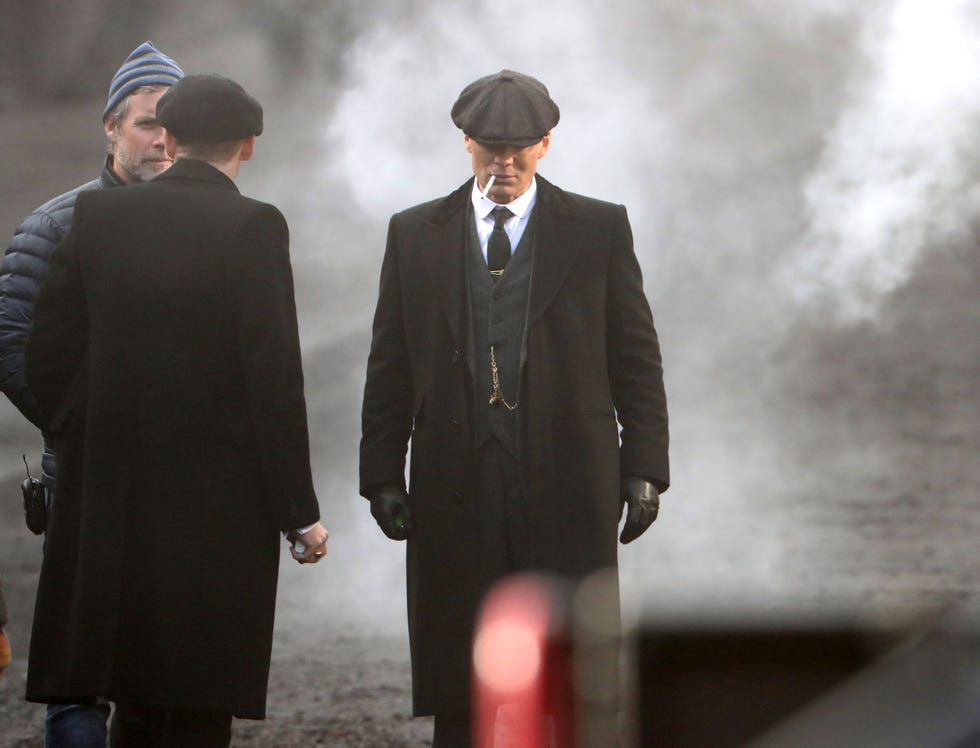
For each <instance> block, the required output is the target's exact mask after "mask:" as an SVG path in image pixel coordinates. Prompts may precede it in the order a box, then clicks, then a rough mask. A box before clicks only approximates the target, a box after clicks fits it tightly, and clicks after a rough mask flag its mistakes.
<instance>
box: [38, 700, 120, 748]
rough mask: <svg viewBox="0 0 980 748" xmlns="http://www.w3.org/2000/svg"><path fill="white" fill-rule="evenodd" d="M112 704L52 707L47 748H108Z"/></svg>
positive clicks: (46, 723) (47, 720)
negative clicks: (107, 724)
mask: <svg viewBox="0 0 980 748" xmlns="http://www.w3.org/2000/svg"><path fill="white" fill-rule="evenodd" d="M108 718H109V704H108V702H105V701H102V700H101V699H100V700H99V701H98V702H96V703H95V704H49V705H48V710H47V714H46V715H45V717H44V748H105V745H106V720H107V719H108Z"/></svg>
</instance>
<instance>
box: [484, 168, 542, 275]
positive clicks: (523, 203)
mask: <svg viewBox="0 0 980 748" xmlns="http://www.w3.org/2000/svg"><path fill="white" fill-rule="evenodd" d="M537 198H538V182H537V177H535V178H534V179H532V180H531V184H530V185H529V186H528V188H527V189H526V190H525V191H524V194H522V195H521V196H520V197H518V198H517V199H516V200H514V201H513V202H510V203H507V204H506V205H505V206H504V207H505V208H507V209H508V210H509V211H510V212H511V213H513V214H514V215H513V216H511V217H510V218H508V219H507V221H506V222H505V223H504V231H506V232H507V237H508V238H509V239H510V246H511V252H515V251H517V244H518V242H520V241H521V237H522V236H524V229H526V228H527V222H528V220H529V219H530V218H531V208H533V207H534V203H535V202H536V201H537ZM471 200H472V201H473V214H474V218H475V219H476V235H477V237H479V239H480V249H481V250H483V259H484V260H486V259H487V243H488V242H489V241H490V234H491V232H492V231H493V216H492V215H491V211H493V209H494V208H496V207H497V205H498V203H495V202H494V201H493V200H491V199H490V198H489V197H483V195H482V194H481V193H480V188H479V186H478V184H477V181H476V180H475V179H474V180H473V195H472V197H471Z"/></svg>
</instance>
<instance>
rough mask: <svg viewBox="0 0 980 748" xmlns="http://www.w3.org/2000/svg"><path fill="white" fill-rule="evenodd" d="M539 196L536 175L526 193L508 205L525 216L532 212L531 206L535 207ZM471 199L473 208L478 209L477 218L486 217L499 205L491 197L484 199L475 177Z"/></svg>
mask: <svg viewBox="0 0 980 748" xmlns="http://www.w3.org/2000/svg"><path fill="white" fill-rule="evenodd" d="M537 196H538V178H537V177H534V178H533V179H532V180H531V184H530V185H528V188H527V189H526V190H524V194H522V195H521V196H520V197H518V198H517V199H515V200H514V201H513V202H509V203H507V206H506V207H507V209H508V210H510V212H511V213H513V214H514V215H515V216H517V217H518V218H524V216H526V215H527V214H528V213H530V212H531V208H533V207H534V203H535V201H536V200H537ZM470 199H471V200H472V201H473V210H474V211H476V217H477V218H486V217H487V216H488V215H490V211H492V210H493V209H494V208H496V207H497V203H495V202H494V201H493V200H491V199H490V198H487V199H486V200H484V199H483V195H481V194H480V187H479V185H478V184H477V181H476V180H475V179H474V180H473V192H472V195H471V197H470Z"/></svg>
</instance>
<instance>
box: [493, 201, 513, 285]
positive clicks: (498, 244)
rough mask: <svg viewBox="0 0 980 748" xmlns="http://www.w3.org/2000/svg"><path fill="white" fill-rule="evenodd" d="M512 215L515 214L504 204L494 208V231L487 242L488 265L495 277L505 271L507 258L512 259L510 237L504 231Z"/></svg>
mask: <svg viewBox="0 0 980 748" xmlns="http://www.w3.org/2000/svg"><path fill="white" fill-rule="evenodd" d="M512 215H514V214H513V213H511V212H510V210H509V209H507V208H505V207H504V206H502V205H498V206H497V207H496V208H494V209H493V231H492V232H491V234H490V241H489V242H487V265H489V266H490V273H491V274H492V275H493V276H494V277H495V278H496V277H499V276H500V274H501V273H503V272H504V268H505V267H507V260H509V259H510V239H509V238H508V237H507V232H506V231H504V223H505V222H506V221H507V219H508V218H510V217H511V216H512Z"/></svg>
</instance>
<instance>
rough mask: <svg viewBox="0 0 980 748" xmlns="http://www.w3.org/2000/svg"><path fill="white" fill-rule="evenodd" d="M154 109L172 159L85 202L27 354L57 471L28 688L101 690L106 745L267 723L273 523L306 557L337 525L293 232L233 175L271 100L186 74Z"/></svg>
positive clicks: (164, 740) (64, 692) (318, 550)
mask: <svg viewBox="0 0 980 748" xmlns="http://www.w3.org/2000/svg"><path fill="white" fill-rule="evenodd" d="M157 118H158V119H159V121H160V123H161V124H163V126H164V127H166V128H167V131H168V132H167V135H166V147H167V151H168V153H170V154H171V156H172V157H174V158H175V163H174V165H173V167H171V168H170V169H169V170H167V171H166V172H164V173H163V174H161V175H160V176H159V177H158V178H157V179H154V180H153V181H151V182H147V183H145V184H141V185H135V186H133V187H132V188H130V189H126V190H103V191H92V192H85V193H83V194H81V195H79V197H78V202H77V204H76V206H75V213H74V220H73V223H72V227H71V230H70V232H69V233H68V235H67V236H66V238H65V239H64V241H63V242H62V243H61V245H60V246H59V247H58V249H57V250H56V252H55V254H54V258H53V260H52V264H51V268H50V271H49V273H48V277H47V279H46V281H45V283H44V286H43V287H42V289H41V294H40V296H39V298H38V301H37V306H36V309H35V316H34V323H33V326H32V329H31V333H30V336H29V338H28V342H27V351H26V368H27V381H28V385H29V386H30V388H31V391H32V393H33V394H34V396H35V397H36V399H37V402H38V404H39V405H40V407H41V409H42V411H43V414H44V416H45V420H46V422H47V428H48V429H49V431H50V433H51V434H53V435H54V438H55V454H56V457H57V460H58V466H59V478H58V480H59V483H58V503H57V509H56V511H55V512H54V513H53V514H52V516H51V518H50V523H49V527H48V535H47V548H46V551H45V555H44V563H43V566H42V569H41V579H40V586H39V589H38V597H37V606H36V611H35V618H34V627H33V633H32V638H31V647H30V654H29V664H28V683H27V697H28V699H30V700H33V701H41V702H47V703H52V702H60V701H75V700H85V699H88V698H93V697H95V696H100V695H105V696H107V697H108V698H109V699H110V700H112V701H114V702H116V714H115V716H114V718H113V725H112V735H111V741H110V744H111V745H113V746H129V745H140V746H143V745H147V746H150V745H153V746H190V745H194V746H211V745H214V746H226V745H228V743H229V741H230V736H231V718H232V715H235V716H238V717H246V718H251V719H261V718H263V717H264V715H265V697H266V688H267V682H268V672H269V663H270V655H271V647H272V628H273V614H274V607H275V597H276V583H277V575H278V566H279V537H280V536H279V533H280V531H282V532H285V533H286V534H287V537H288V538H289V540H290V541H292V542H293V546H292V549H291V553H292V555H293V557H294V558H295V559H296V560H297V561H299V562H301V563H315V562H317V561H318V560H319V559H320V558H321V557H322V556H323V555H324V554H325V553H326V540H327V533H326V530H324V528H323V527H322V525H320V523H319V521H318V520H319V516H320V513H319V508H318V504H317V499H316V495H315V493H314V490H313V481H312V476H311V470H310V455H309V443H308V432H307V420H306V405H305V399H304V393H303V373H302V365H301V360H300V346H299V337H298V332H297V322H296V308H295V302H294V298H293V280H292V271H291V268H290V262H289V249H288V246H289V242H288V231H287V227H286V223H285V220H284V219H283V216H282V214H281V213H280V212H279V211H278V210H277V209H276V208H275V207H274V206H272V205H268V204H266V203H261V202H258V201H256V200H252V199H249V198H246V197H244V196H242V195H241V194H239V192H238V189H237V188H236V186H235V183H234V181H233V180H234V178H235V177H236V176H237V174H238V170H239V167H240V163H241V162H242V161H245V160H247V159H249V158H251V156H252V153H253V150H254V147H255V138H256V136H257V135H258V134H260V133H261V132H262V109H261V106H259V104H258V102H256V101H255V100H254V99H253V98H252V97H250V96H249V95H248V94H247V93H245V91H244V90H243V89H242V88H241V87H240V86H238V84H236V83H234V82H232V81H229V80H228V79H226V78H222V77H220V76H188V77H185V78H184V79H183V80H181V81H180V84H179V85H177V86H174V87H173V88H171V89H170V91H168V92H167V93H166V94H165V95H164V96H162V97H161V98H160V100H159V102H158V104H157ZM299 534H302V542H301V543H300V542H299V540H298V538H299Z"/></svg>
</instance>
